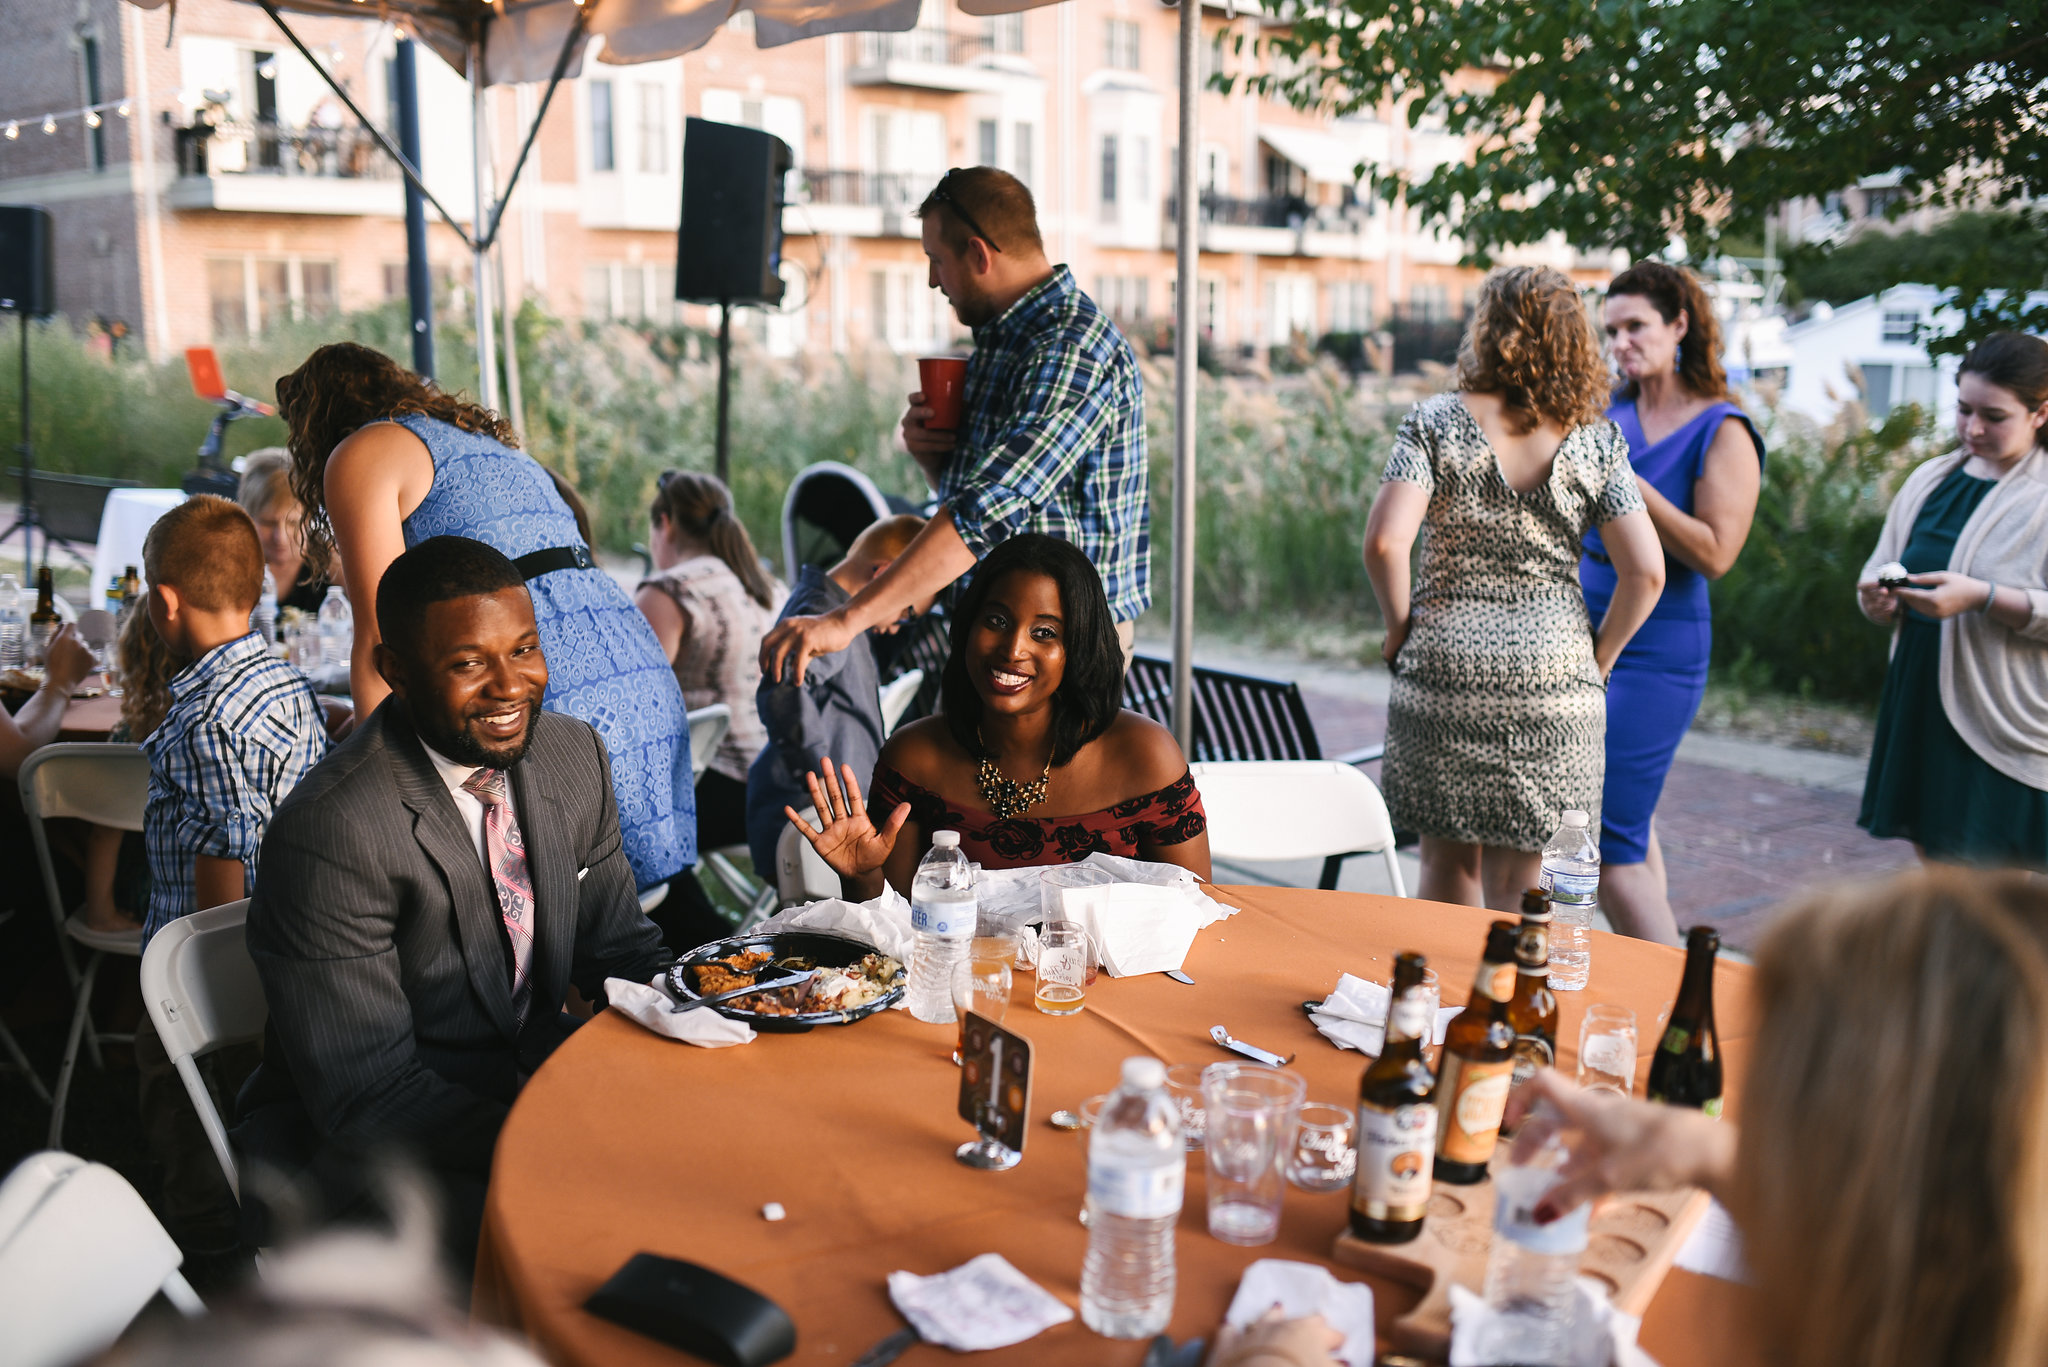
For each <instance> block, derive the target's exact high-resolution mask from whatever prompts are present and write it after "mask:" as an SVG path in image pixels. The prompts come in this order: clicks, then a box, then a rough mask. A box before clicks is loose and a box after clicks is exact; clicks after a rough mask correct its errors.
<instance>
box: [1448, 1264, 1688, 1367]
mask: <svg viewBox="0 0 2048 1367" xmlns="http://www.w3.org/2000/svg"><path fill="white" fill-rule="evenodd" d="M1573 1286H1574V1300H1573V1314H1572V1328H1571V1332H1570V1334H1569V1336H1568V1337H1567V1339H1566V1353H1565V1361H1564V1364H1563V1367H1657V1360H1656V1359H1655V1358H1653V1357H1651V1356H1650V1355H1649V1354H1648V1353H1646V1352H1644V1351H1643V1350H1642V1349H1641V1348H1639V1347H1637V1346H1636V1332H1637V1331H1638V1330H1639V1329H1641V1328H1642V1324H1643V1322H1642V1321H1641V1320H1639V1319H1637V1318H1636V1317H1635V1316H1634V1315H1624V1314H1622V1313H1621V1312H1620V1311H1619V1310H1616V1309H1615V1308H1614V1304H1613V1302H1611V1301H1609V1300H1608V1299H1607V1291H1606V1288H1604V1287H1602V1286H1601V1285H1600V1284H1599V1283H1598V1282H1595V1281H1592V1280H1589V1279H1588V1278H1585V1277H1580V1278H1577V1279H1576V1281H1575V1282H1574V1283H1573ZM1493 1320H1494V1314H1493V1311H1492V1310H1490V1309H1488V1308H1487V1304H1486V1298H1485V1297H1484V1296H1481V1295H1480V1294H1479V1293H1478V1292H1476V1291H1472V1290H1469V1289H1468V1288H1466V1287H1463V1286H1458V1285H1456V1284H1453V1285H1452V1287H1451V1367H1494V1364H1495V1363H1498V1362H1501V1361H1504V1359H1502V1358H1500V1357H1499V1356H1498V1355H1497V1354H1494V1353H1492V1352H1490V1351H1488V1344H1487V1339H1488V1338H1489V1336H1490V1331H1491V1329H1492V1327H1493Z"/></svg>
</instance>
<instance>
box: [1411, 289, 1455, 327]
mask: <svg viewBox="0 0 2048 1367" xmlns="http://www.w3.org/2000/svg"><path fill="white" fill-rule="evenodd" d="M1408 312H1409V313H1410V315H1412V316H1413V317H1414V319H1415V321H1416V322H1418V323H1448V322H1449V321H1450V320H1451V291H1450V288H1449V287H1448V286H1445V285H1441V284H1434V283H1430V282H1427V281H1425V282H1422V283H1419V284H1415V285H1411V286H1410V287H1409V289H1408Z"/></svg>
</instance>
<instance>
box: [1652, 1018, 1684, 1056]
mask: <svg viewBox="0 0 2048 1367" xmlns="http://www.w3.org/2000/svg"><path fill="white" fill-rule="evenodd" d="M1690 1043H1692V1032H1691V1031H1689V1030H1687V1029H1686V1028H1685V1027H1684V1026H1682V1025H1674V1026H1672V1027H1671V1028H1669V1029H1668V1030H1666V1031H1665V1032H1664V1042H1663V1044H1661V1045H1659V1046H1658V1047H1659V1048H1661V1049H1662V1050H1663V1051H1664V1052H1665V1053H1667V1054H1682V1053H1684V1052H1685V1046H1686V1045H1688V1044H1690Z"/></svg>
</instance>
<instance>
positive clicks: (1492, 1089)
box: [1436, 1051, 1515, 1163]
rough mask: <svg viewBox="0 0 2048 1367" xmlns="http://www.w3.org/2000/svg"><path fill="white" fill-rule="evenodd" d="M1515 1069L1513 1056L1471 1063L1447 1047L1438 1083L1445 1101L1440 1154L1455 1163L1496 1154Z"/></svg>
mask: <svg viewBox="0 0 2048 1367" xmlns="http://www.w3.org/2000/svg"><path fill="white" fill-rule="evenodd" d="M1514 1069H1515V1061H1514V1059H1513V1058H1504V1059H1501V1060H1500V1061H1499V1062H1497V1063H1471V1062H1468V1061H1467V1060H1465V1059H1461V1058H1459V1057H1458V1056H1457V1055H1455V1054H1452V1053H1449V1052H1448V1051H1447V1052H1446V1053H1445V1054H1444V1058H1443V1066H1442V1070H1441V1071H1440V1072H1439V1073H1438V1075H1437V1084H1436V1094H1437V1096H1438V1098H1439V1099H1440V1100H1441V1101H1442V1103H1443V1110H1442V1115H1441V1118H1440V1119H1439V1120H1438V1122H1437V1123H1438V1126H1439V1129H1438V1130H1437V1142H1436V1153H1437V1157H1439V1158H1448V1159H1450V1160H1451V1161H1452V1162H1453V1163H1484V1162H1486V1161H1487V1160H1488V1159H1490V1158H1492V1157H1493V1146H1494V1141H1495V1140H1497V1139H1498V1138H1499V1137H1500V1119H1501V1114H1502V1112H1504V1111H1505V1110H1507V1105H1508V1087H1509V1086H1510V1084H1511V1083H1512V1081H1513V1077H1514Z"/></svg>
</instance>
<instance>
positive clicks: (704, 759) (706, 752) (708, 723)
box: [690, 702, 732, 782]
mask: <svg viewBox="0 0 2048 1367" xmlns="http://www.w3.org/2000/svg"><path fill="white" fill-rule="evenodd" d="M731 727H732V709H731V708H730V707H727V706H726V705H725V704H724V703H722V702H715V703H712V704H711V705H710V706H709V707H699V708H697V709H695V710H694V711H692V712H691V713H690V778H691V781H693V782H694V781H695V780H697V779H700V778H702V777H704V771H705V770H706V769H708V768H710V767H711V757H712V756H713V755H715V754H717V753H718V747H719V744H720V742H722V741H724V739H725V733H726V732H727V731H728V730H730V729H731Z"/></svg>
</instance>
